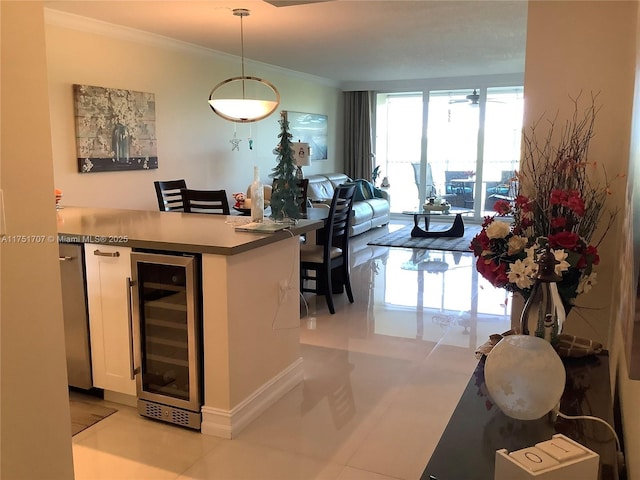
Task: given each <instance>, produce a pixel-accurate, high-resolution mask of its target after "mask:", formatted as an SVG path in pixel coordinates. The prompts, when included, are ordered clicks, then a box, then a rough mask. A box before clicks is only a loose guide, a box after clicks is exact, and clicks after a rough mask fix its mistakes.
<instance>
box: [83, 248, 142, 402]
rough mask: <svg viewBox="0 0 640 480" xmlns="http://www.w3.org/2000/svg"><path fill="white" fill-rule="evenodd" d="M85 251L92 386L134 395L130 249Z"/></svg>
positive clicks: (90, 249)
mask: <svg viewBox="0 0 640 480" xmlns="http://www.w3.org/2000/svg"><path fill="white" fill-rule="evenodd" d="M84 248H85V260H86V274H87V297H88V303H89V326H90V337H91V361H92V364H93V384H94V386H96V387H99V388H103V389H105V390H110V391H114V392H118V393H124V394H127V395H135V394H136V383H135V380H133V379H132V378H131V377H132V357H131V348H132V343H131V342H132V339H131V323H130V302H129V299H130V293H129V292H130V290H129V278H130V277H131V249H130V248H128V247H120V246H113V245H96V244H91V243H87V244H85V246H84Z"/></svg>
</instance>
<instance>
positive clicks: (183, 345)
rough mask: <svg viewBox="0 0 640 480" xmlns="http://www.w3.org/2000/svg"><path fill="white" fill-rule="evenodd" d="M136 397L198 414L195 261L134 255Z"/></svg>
mask: <svg viewBox="0 0 640 480" xmlns="http://www.w3.org/2000/svg"><path fill="white" fill-rule="evenodd" d="M131 258H132V263H133V266H134V273H133V276H134V278H133V280H134V292H135V293H134V297H133V307H134V312H133V313H134V316H133V318H134V338H135V339H136V341H135V346H136V349H135V350H136V351H135V357H136V364H137V365H139V366H140V373H139V374H138V377H137V385H138V397H139V398H141V399H146V400H149V401H154V402H159V403H162V404H165V405H172V406H175V407H179V408H185V409H188V410H192V411H199V409H200V398H199V397H200V394H199V360H198V358H199V354H198V351H197V349H198V345H199V339H198V336H199V331H198V328H196V327H197V322H196V319H197V318H198V315H197V313H198V312H197V311H196V302H195V285H194V284H195V275H194V265H193V262H194V259H193V258H192V257H180V256H171V255H157V254H145V253H134V254H132V256H131Z"/></svg>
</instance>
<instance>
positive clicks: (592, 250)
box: [584, 245, 600, 265]
mask: <svg viewBox="0 0 640 480" xmlns="http://www.w3.org/2000/svg"><path fill="white" fill-rule="evenodd" d="M584 254H585V256H587V257H591V264H592V265H598V264H599V263H600V255H598V249H597V248H596V247H594V246H593V245H589V246H588V247H587V248H586V249H585V252H584Z"/></svg>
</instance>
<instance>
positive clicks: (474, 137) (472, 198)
mask: <svg viewBox="0 0 640 480" xmlns="http://www.w3.org/2000/svg"><path fill="white" fill-rule="evenodd" d="M522 91H523V89H522V87H495V88H476V89H473V88H472V89H462V90H432V91H426V92H411V93H380V94H378V96H377V109H376V165H379V166H380V168H381V170H382V176H385V177H387V178H388V180H389V184H390V186H389V187H388V188H389V194H390V197H391V211H392V213H400V212H402V211H406V210H414V209H417V208H420V207H421V205H422V204H423V203H424V202H425V199H426V198H429V197H432V196H436V197H441V198H445V199H446V200H447V201H448V202H449V203H450V204H451V205H452V206H454V207H457V208H463V209H467V210H470V211H472V212H473V214H474V216H475V217H476V218H481V217H482V216H483V215H484V214H487V212H488V211H490V209H491V208H492V206H493V203H495V201H496V200H497V199H501V198H509V196H510V195H511V194H512V192H513V190H512V189H510V186H511V179H512V177H513V172H514V170H516V169H517V166H518V163H519V158H520V136H521V129H522V114H523V103H524V102H523V98H522ZM425 99H427V101H425Z"/></svg>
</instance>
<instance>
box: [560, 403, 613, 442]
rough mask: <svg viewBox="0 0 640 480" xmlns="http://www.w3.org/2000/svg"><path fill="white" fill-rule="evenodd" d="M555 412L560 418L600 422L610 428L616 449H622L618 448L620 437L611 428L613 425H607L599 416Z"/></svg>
mask: <svg viewBox="0 0 640 480" xmlns="http://www.w3.org/2000/svg"><path fill="white" fill-rule="evenodd" d="M556 413H557V414H558V416H559V417H560V418H564V419H566V420H594V421H596V422H600V423H602V424H603V425H605V426H606V427H607V428H608V429H609V430H611V433H612V434H613V436H614V437H615V439H616V450H617V451H618V452H621V451H622V449H621V448H620V439H619V438H618V434H617V433H616V431H615V430H614V429H613V427H612V426H611V425H609V424H608V423H607V422H606V421H604V420H603V419H601V418H598V417H592V416H591V415H565V414H564V413H562V412H561V411H559V410H557V411H556Z"/></svg>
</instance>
